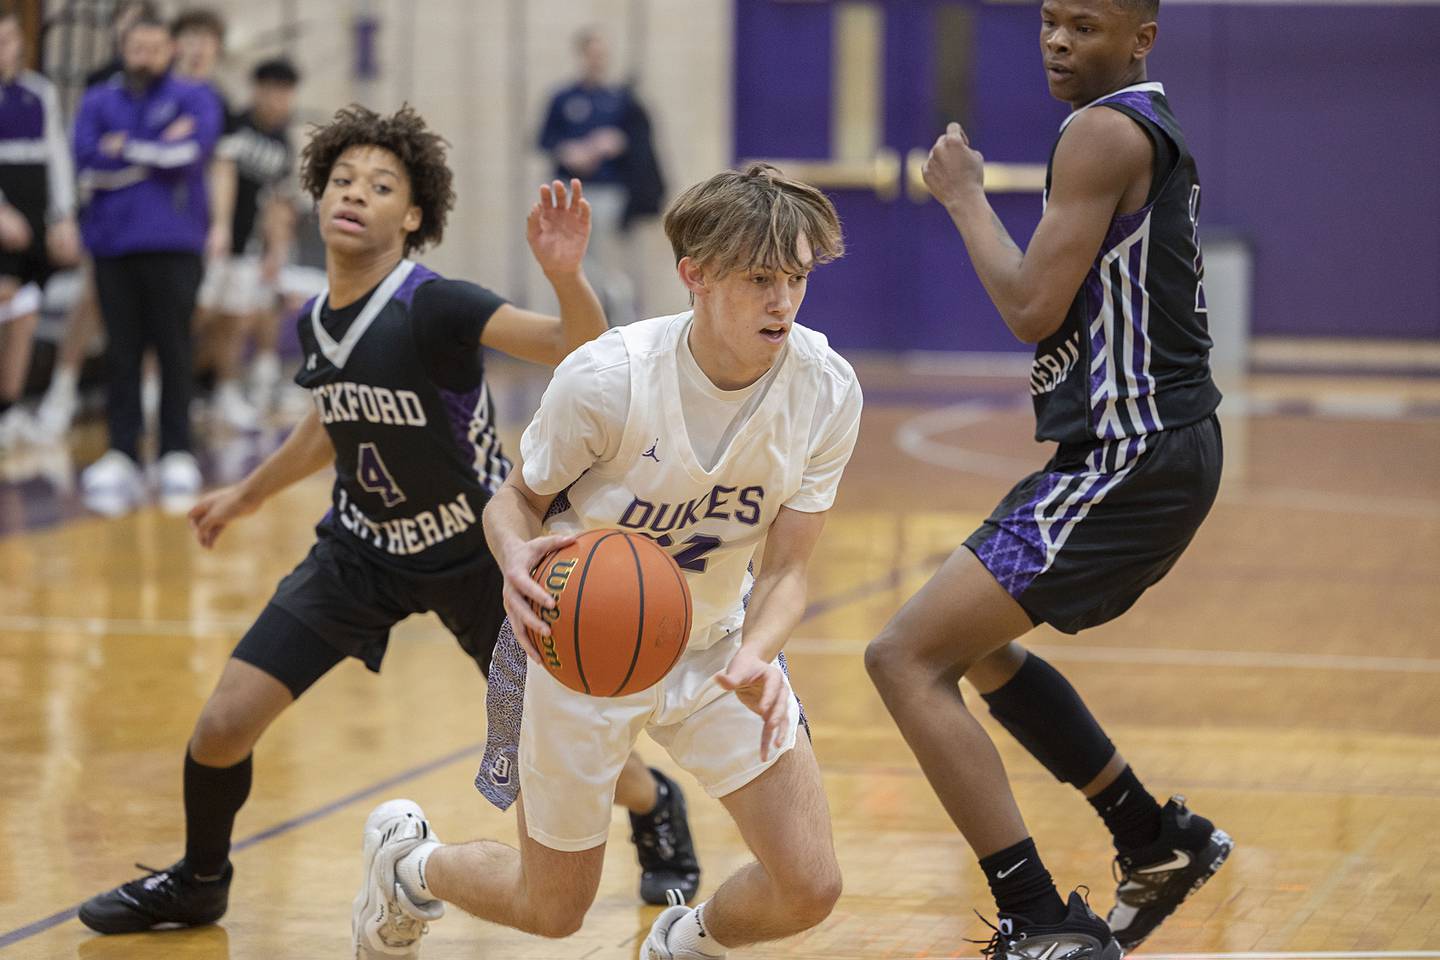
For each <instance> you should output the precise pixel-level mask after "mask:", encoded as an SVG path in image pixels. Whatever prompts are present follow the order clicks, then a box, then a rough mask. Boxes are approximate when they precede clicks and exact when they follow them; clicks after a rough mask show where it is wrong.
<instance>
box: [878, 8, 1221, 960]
mask: <svg viewBox="0 0 1440 960" xmlns="http://www.w3.org/2000/svg"><path fill="white" fill-rule="evenodd" d="M1158 11H1159V3H1158V0H1045V2H1044V3H1043V4H1042V6H1041V8H1040V20H1041V34H1040V36H1041V49H1042V52H1043V57H1044V63H1045V70H1046V75H1047V79H1048V81H1049V86H1050V92H1051V93H1052V95H1054V96H1055V97H1056V98H1057V99H1060V100H1064V101H1066V102H1068V103H1069V104H1070V105H1071V107H1072V109H1073V112H1072V113H1071V114H1070V116H1069V117H1067V118H1066V120H1065V122H1064V123H1063V124H1062V125H1061V132H1060V135H1059V137H1058V139H1057V141H1056V145H1055V148H1054V150H1053V152H1052V154H1051V158H1050V166H1049V169H1048V171H1047V176H1046V195H1045V199H1046V206H1045V212H1044V216H1043V217H1042V218H1041V220H1040V224H1039V226H1038V227H1037V228H1036V230H1035V235H1034V237H1032V238H1031V240H1030V245H1029V248H1028V249H1027V250H1025V251H1021V250H1020V249H1019V248H1018V247H1017V246H1016V245H1015V243H1014V241H1013V240H1011V238H1010V236H1009V234H1008V233H1007V232H1006V231H1005V228H1004V226H1003V225H1001V223H1000V221H999V219H998V218H997V217H996V216H995V213H994V211H993V210H992V209H991V207H990V204H989V202H988V201H987V200H986V198H985V192H984V186H983V171H984V158H983V157H981V156H980V154H979V153H977V152H976V151H975V150H974V149H973V148H972V147H971V145H970V142H969V139H968V138H967V137H966V135H965V132H964V131H963V130H962V129H961V128H960V126H959V124H953V123H952V124H950V127H949V130H948V131H947V132H946V133H945V135H944V136H942V137H940V139H939V140H938V141H937V142H936V144H935V146H934V148H933V149H932V150H931V152H930V156H929V159H928V160H927V162H926V165H925V168H924V174H925V182H926V184H927V185H928V186H929V187H930V191H931V193H933V194H934V195H935V197H936V199H938V200H939V201H940V202H941V203H942V204H944V206H945V208H946V211H947V212H948V213H949V214H950V217H951V219H952V220H953V221H954V223H955V226H956V228H957V229H958V230H959V231H960V235H961V237H962V238H963V239H964V242H965V247H966V249H967V250H968V251H969V254H970V259H971V262H972V263H973V264H974V267H975V271H976V273H978V274H979V275H980V279H981V281H982V282H983V283H984V284H985V289H986V291H987V292H989V294H990V297H991V299H992V300H994V301H995V306H996V308H997V309H998V310H999V312H1000V315H1001V317H1002V319H1003V320H1004V321H1005V323H1006V325H1007V326H1008V327H1009V328H1010V330H1011V331H1012V332H1013V333H1014V334H1015V336H1016V337H1017V338H1019V339H1020V340H1022V341H1023V342H1025V343H1030V344H1034V345H1035V347H1036V350H1035V363H1034V366H1033V369H1032V372H1031V376H1030V390H1031V394H1032V397H1033V401H1034V408H1035V417H1036V439H1039V440H1053V441H1057V442H1058V444H1059V447H1058V449H1057V451H1056V453H1055V456H1054V457H1053V458H1052V459H1051V461H1050V462H1049V463H1048V464H1046V466H1045V467H1044V469H1042V470H1040V471H1039V472H1037V473H1034V474H1032V475H1030V476H1029V477H1027V478H1025V479H1024V480H1022V481H1021V482H1020V483H1019V484H1017V485H1016V487H1015V488H1014V489H1013V490H1012V491H1011V492H1010V494H1009V495H1007V496H1006V497H1005V499H1004V500H1003V501H1002V502H1001V503H1000V505H999V507H997V508H996V509H995V511H994V512H993V513H992V514H991V515H990V517H989V518H988V519H987V520H985V521H984V523H982V524H981V526H980V529H978V530H976V531H975V533H974V534H972V535H971V536H970V537H969V539H967V540H966V541H965V549H961V550H956V551H955V553H954V554H953V555H952V556H951V557H950V558H949V559H948V560H947V561H946V562H945V564H944V565H943V566H942V567H941V568H940V570H939V571H938V572H937V573H936V574H935V575H934V576H933V577H932V578H931V579H930V582H929V583H927V584H926V585H925V586H924V587H923V588H921V590H920V592H919V593H917V594H916V595H915V596H914V597H913V598H911V600H910V601H909V602H908V603H907V604H906V605H905V606H904V607H903V608H902V609H901V610H900V612H899V613H897V614H896V615H895V617H894V618H893V619H892V620H891V621H890V623H889V624H888V625H887V626H886V627H885V629H884V631H883V632H882V633H881V634H880V636H879V637H877V638H876V639H875V640H874V642H873V643H871V645H870V647H869V649H868V650H867V651H866V656H865V660H866V666H867V667H868V668H869V670H870V674H871V676H872V678H873V679H874V681H875V685H876V686H877V688H878V689H879V691H880V693H881V695H882V696H883V697H884V700H885V704H886V706H887V707H888V708H889V710H890V712H891V714H892V715H893V716H894V717H895V720H896V722H897V723H898V724H899V726H900V728H901V730H902V731H903V733H904V734H905V738H906V740H907V741H908V742H909V744H910V746H911V748H912V749H913V750H914V751H915V754H916V756H917V758H918V759H919V761H920V765H921V767H922V768H923V769H924V771H925V774H926V776H927V777H928V779H929V780H930V784H931V786H932V787H934V789H935V791H936V793H937V794H939V796H940V799H941V802H942V803H943V804H944V805H945V808H946V810H947V811H948V812H949V813H950V816H951V817H952V819H953V820H954V821H955V824H956V826H958V827H959V828H960V830H961V832H962V833H963V834H964V835H965V839H966V840H967V841H968V842H969V843H970V846H971V848H972V849H973V850H974V852H975V854H976V856H977V857H979V859H980V867H981V869H982V870H983V871H984V873H985V875H986V878H987V879H988V881H989V883H990V889H991V892H992V894H993V895H994V897H995V901H996V905H997V907H998V909H999V912H1000V922H999V923H998V924H997V925H996V933H995V937H994V940H993V941H992V943H991V946H990V948H989V950H987V951H986V953H987V956H994V957H995V958H997V960H1010V958H1020V957H1038V956H1041V955H1044V956H1046V957H1049V956H1051V955H1052V954H1053V955H1055V956H1081V955H1082V954H1083V955H1084V956H1086V957H1090V958H1093V960H1118V957H1119V956H1120V953H1121V950H1122V948H1123V949H1124V950H1126V951H1128V950H1130V949H1132V948H1134V947H1135V946H1137V945H1138V944H1139V943H1141V941H1143V940H1144V939H1145V938H1146V937H1147V936H1149V934H1150V933H1151V932H1152V931H1154V929H1155V928H1156V927H1157V926H1158V925H1159V924H1160V923H1161V922H1162V921H1163V920H1164V919H1165V918H1166V917H1168V916H1169V915H1170V914H1171V913H1172V912H1174V910H1175V909H1176V908H1177V907H1178V906H1179V905H1180V903H1181V902H1182V901H1183V900H1184V899H1185V898H1186V897H1188V896H1189V895H1190V894H1191V893H1193V892H1194V891H1195V890H1196V889H1198V888H1199V887H1200V886H1201V885H1203V884H1204V883H1205V882H1206V881H1208V880H1209V879H1210V877H1211V876H1213V875H1214V873H1215V871H1216V870H1218V869H1219V868H1220V866H1221V864H1223V863H1224V861H1225V858H1226V857H1227V856H1228V855H1229V853H1230V850H1231V848H1232V846H1233V843H1232V841H1231V839H1230V837H1229V836H1228V835H1227V834H1226V833H1225V832H1224V831H1222V830H1219V829H1216V827H1215V825H1214V824H1212V823H1211V822H1210V821H1209V820H1206V819H1205V818H1204V817H1201V816H1199V815H1196V814H1192V813H1191V812H1190V811H1189V810H1188V809H1187V808H1186V806H1185V801H1184V798H1183V797H1176V798H1172V799H1171V800H1170V802H1169V803H1167V804H1165V805H1164V806H1163V807H1162V806H1161V805H1160V803H1159V802H1158V801H1157V800H1156V799H1155V798H1154V797H1153V796H1151V794H1150V793H1149V792H1148V791H1147V790H1146V789H1145V787H1144V785H1143V784H1142V783H1141V782H1140V780H1139V778H1138V777H1137V776H1136V774H1135V772H1134V771H1133V770H1131V769H1130V767H1129V765H1128V764H1127V763H1126V761H1125V758H1124V757H1123V756H1121V754H1120V753H1119V751H1117V750H1116V749H1115V746H1114V744H1112V743H1111V742H1110V740H1109V738H1108V737H1107V736H1106V735H1105V732H1104V731H1103V730H1102V729H1101V727H1100V725H1099V724H1098V723H1097V722H1096V720H1095V718H1094V717H1093V716H1092V715H1091V713H1090V711H1089V709H1088V708H1087V707H1086V705H1085V704H1084V702H1083V701H1082V700H1081V699H1080V696H1079V694H1078V693H1076V691H1075V689H1074V688H1073V687H1072V686H1071V685H1070V683H1069V682H1068V681H1067V680H1066V679H1065V678H1064V677H1063V676H1061V675H1060V673H1059V672H1058V671H1056V670H1055V669H1054V668H1053V667H1051V666H1050V665H1049V664H1048V663H1046V662H1045V661H1044V660H1042V659H1041V658H1040V657H1038V656H1036V655H1035V654H1034V653H1033V652H1029V651H1027V650H1025V649H1024V648H1023V647H1022V646H1020V644H1019V643H1018V642H1016V641H1018V639H1019V638H1020V637H1022V636H1023V635H1024V634H1026V633H1028V632H1029V631H1030V629H1031V628H1032V627H1034V626H1035V625H1036V624H1039V623H1048V624H1050V625H1051V626H1053V627H1055V628H1056V629H1058V630H1062V631H1064V632H1066V633H1075V632H1078V631H1080V630H1082V629H1086V628H1088V627H1092V626H1096V625H1098V624H1102V623H1105V622H1107V621H1109V620H1111V619H1113V618H1115V617H1117V616H1119V615H1120V614H1122V613H1124V612H1125V611H1126V610H1128V609H1129V608H1130V606H1131V605H1132V604H1134V603H1135V601H1136V600H1138V599H1139V597H1140V595H1141V594H1142V593H1143V592H1144V591H1145V590H1146V589H1148V588H1149V587H1150V586H1152V585H1153V584H1155V583H1156V582H1157V581H1159V580H1160V579H1161V578H1162V577H1163V576H1165V574H1166V573H1167V572H1169V570H1170V568H1171V567H1172V566H1173V565H1174V564H1175V562H1176V560H1178V559H1179V557H1180V555H1181V553H1183V552H1184V550H1185V548H1186V547H1187V546H1188V545H1189V543H1190V541H1191V538H1193V537H1194V535H1195V532H1196V531H1197V530H1198V528H1199V526H1200V524H1201V522H1202V521H1203V520H1204V519H1205V516H1206V514H1207V513H1208V512H1209V510H1210V506H1211V504H1212V503H1214V501H1215V496H1216V493H1217V491H1218V488H1219V483H1220V468H1221V443H1220V428H1219V423H1218V421H1217V420H1216V417H1215V408H1216V406H1217V404H1218V403H1219V402H1220V393H1219V391H1218V390H1216V389H1215V385H1214V383H1213V382H1212V381H1211V378H1210V366H1209V361H1208V356H1209V350H1210V336H1209V333H1208V331H1207V325H1206V307H1205V292H1204V288H1203V286H1202V283H1201V280H1202V277H1203V275H1204V266H1203V261H1202V259H1201V255H1200V248H1199V245H1198V241H1197V239H1196V237H1197V227H1196V221H1197V217H1198V214H1199V207H1200V181H1199V175H1198V173H1197V171H1196V165H1195V160H1194V158H1193V157H1192V156H1191V155H1190V151H1189V148H1188V147H1187V146H1186V142H1185V137H1184V134H1183V133H1182V132H1181V129H1180V125H1179V123H1178V121H1177V120H1176V119H1175V116H1174V114H1173V113H1172V112H1171V110H1170V106H1169V103H1168V101H1167V100H1166V98H1165V91H1164V88H1163V87H1162V86H1161V85H1160V84H1159V83H1152V82H1149V81H1148V80H1147V77H1146V71H1145V60H1146V57H1147V55H1148V54H1149V53H1150V51H1151V49H1152V48H1153V45H1154V42H1155V34H1156V24H1155V18H1156V16H1157V14H1158ZM962 676H963V677H965V678H966V679H968V680H969V681H970V682H971V683H972V684H973V685H974V686H975V688H976V689H977V690H979V691H980V693H981V695H982V697H983V698H984V700H985V702H986V704H987V705H988V707H989V709H990V712H991V713H992V714H993V715H994V717H995V718H996V719H997V720H998V721H999V722H1000V723H1001V725H1003V726H1004V727H1005V728H1006V729H1007V730H1008V731H1009V732H1010V733H1012V734H1013V735H1014V736H1015V738H1016V739H1017V740H1019V742H1020V743H1021V744H1022V745H1023V746H1024V747H1025V748H1026V749H1027V750H1029V751H1030V752H1031V753H1032V754H1033V755H1034V756H1035V758H1036V759H1037V760H1039V761H1040V762H1041V764H1043V765H1044V766H1045V767H1046V769H1048V770H1049V771H1050V772H1051V773H1052V774H1053V775H1054V776H1055V777H1056V778H1057V779H1059V780H1060V781H1061V782H1063V783H1068V784H1070V785H1072V786H1074V787H1075V788H1076V789H1077V790H1079V791H1080V792H1081V793H1082V794H1083V795H1084V796H1085V797H1086V798H1087V799H1088V800H1089V801H1090V803H1091V804H1092V806H1093V807H1094V808H1095V811H1096V812H1097V813H1098V814H1099V815H1100V816H1101V818H1102V819H1103V820H1104V822H1105V825H1106V827H1107V828H1109V830H1110V832H1111V835H1112V837H1113V838H1114V843H1115V849H1116V861H1115V865H1116V874H1117V876H1118V878H1119V881H1120V882H1119V887H1118V889H1117V890H1116V895H1115V900H1116V902H1115V906H1114V908H1113V909H1112V910H1111V911H1110V914H1109V917H1108V924H1107V922H1105V921H1101V920H1100V919H1099V918H1098V917H1096V916H1095V915H1094V914H1092V913H1091V911H1090V909H1089V907H1088V905H1087V904H1086V903H1085V902H1084V899H1083V898H1082V897H1081V896H1080V895H1079V894H1078V893H1075V894H1071V896H1070V898H1069V902H1068V904H1067V903H1066V902H1064V901H1062V900H1061V899H1060V896H1059V893H1058V891H1057V890H1056V887H1055V884H1054V882H1053V881H1052V879H1051V877H1050V874H1049V872H1048V871H1047V870H1046V869H1045V866H1044V864H1043V863H1042V861H1041V859H1040V856H1039V854H1038V852H1037V851H1036V848H1035V844H1034V841H1033V840H1031V839H1030V836H1029V832H1028V830H1027V829H1026V827H1025V823H1024V821H1023V819H1022V818H1021V816H1020V811H1019V809H1018V808H1017V806H1016V804H1015V799H1014V796H1013V795H1012V793H1011V791H1010V786H1009V783H1008V781H1007V780H1006V776H1005V770H1004V768H1003V766H1002V765H1001V763H1000V757H999V755H998V754H997V753H996V752H995V747H994V744H993V743H991V741H990V738H989V737H988V736H987V734H986V733H985V731H984V729H983V728H982V727H981V726H980V724H979V722H978V721H977V720H976V719H975V717H974V716H973V715H972V714H971V713H970V711H969V710H968V709H967V707H966V705H965V701H964V699H963V697H962V696H961V694H960V689H959V686H958V681H959V679H960V678H961V677H962Z"/></svg>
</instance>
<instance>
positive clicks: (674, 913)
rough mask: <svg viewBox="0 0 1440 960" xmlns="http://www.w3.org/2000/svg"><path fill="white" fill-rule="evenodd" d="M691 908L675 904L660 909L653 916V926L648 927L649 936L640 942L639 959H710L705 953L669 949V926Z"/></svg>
mask: <svg viewBox="0 0 1440 960" xmlns="http://www.w3.org/2000/svg"><path fill="white" fill-rule="evenodd" d="M693 909H694V908H693V907H685V906H676V907H667V908H666V909H665V910H663V911H661V913H660V916H658V917H656V918H655V924H654V926H652V927H651V928H650V936H648V937H646V938H645V942H644V943H642V944H640V960H711V958H709V957H707V956H705V954H703V953H698V952H696V951H694V950H683V949H682V950H679V951H675V950H671V949H670V944H669V942H668V941H669V939H670V928H671V927H673V926H675V924H677V923H679V922H680V921H681V920H683V919H685V917H686V916H688V915H689V914H690V912H691V911H692V910H693Z"/></svg>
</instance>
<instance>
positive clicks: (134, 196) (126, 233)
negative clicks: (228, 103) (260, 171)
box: [75, 17, 222, 513]
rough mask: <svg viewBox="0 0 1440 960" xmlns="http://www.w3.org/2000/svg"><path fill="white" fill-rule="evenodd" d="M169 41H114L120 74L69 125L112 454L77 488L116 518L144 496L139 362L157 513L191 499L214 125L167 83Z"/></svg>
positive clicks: (143, 31) (213, 111)
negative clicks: (90, 261) (149, 368)
mask: <svg viewBox="0 0 1440 960" xmlns="http://www.w3.org/2000/svg"><path fill="white" fill-rule="evenodd" d="M173 52H174V51H173V46H172V41H171V38H170V31H169V29H168V28H167V27H166V25H165V24H164V23H162V22H160V21H159V20H156V19H153V18H150V17H142V18H141V19H139V20H137V21H136V22H135V23H133V24H132V25H131V26H130V27H129V29H128V30H126V32H125V34H124V36H123V37H122V39H121V57H122V59H123V61H124V65H125V69H124V71H123V72H122V73H120V74H118V75H116V76H115V77H113V78H111V79H110V80H109V81H108V82H106V83H104V84H101V85H99V86H96V87H92V88H91V89H90V90H88V91H86V93H85V98H84V100H83V101H81V104H80V110H79V112H78V114H77V115H76V118H75V166H76V168H77V170H78V174H79V181H80V192H81V196H82V198H84V199H85V200H86V201H87V202H86V206H85V210H84V213H83V215H82V217H81V224H80V229H81V234H82V236H83V237H84V240H85V246H86V247H87V248H88V249H89V251H90V253H91V255H92V256H93V257H94V260H95V284H96V291H97V293H98V294H99V298H100V313H101V316H102V317H103V318H104V321H105V331H106V336H107V339H108V346H107V348H106V367H107V371H108V377H109V383H108V386H107V391H108V393H107V397H106V416H107V419H108V426H109V430H110V450H109V452H107V453H106V454H105V455H104V456H103V457H101V458H100V459H99V460H98V461H96V462H95V463H94V464H92V465H91V466H90V467H89V468H88V469H86V470H85V472H84V474H83V475H82V477H81V484H82V486H83V488H84V491H85V494H86V498H87V500H88V501H89V503H90V504H91V505H92V506H93V507H94V508H96V509H99V510H102V511H104V512H112V513H119V512H123V511H125V510H128V509H130V508H131V507H133V506H135V505H136V504H137V503H138V501H139V500H140V499H141V497H142V496H143V494H144V483H143V480H142V474H141V471H140V466H139V461H140V450H139V447H140V430H141V426H142V415H141V410H140V358H141V354H142V353H143V352H144V350H145V349H146V348H147V347H151V348H153V349H154V350H155V352H156V354H157V355H158V356H159V359H160V370H161V396H160V448H159V453H160V459H159V462H158V464H157V470H156V479H157V481H158V484H159V489H160V496H161V502H162V504H163V505H166V506H168V507H180V506H183V505H184V502H185V501H187V500H188V499H190V498H193V497H194V495H195V494H196V493H198V492H199V489H200V471H199V469H198V468H197V467H196V465H195V458H194V457H193V456H192V455H191V453H190V389H191V351H190V315H191V314H192V313H193V312H194V309H195V294H196V291H197V290H198V288H199V285H200V276H201V271H202V265H201V250H202V249H203V247H204V244H205V234H206V231H207V229H208V228H209V219H210V218H209V209H208V204H207V202H206V193H205V165H206V162H207V161H208V160H209V158H210V154H211V152H212V151H213V149H214V146H215V141H216V139H217V138H218V136H219V133H220V128H221V123H222V118H221V116H220V109H219V106H218V104H217V103H216V101H215V97H214V96H213V95H212V94H211V93H210V92H209V91H208V90H207V89H206V88H205V87H203V86H201V85H199V84H195V83H191V82H189V81H186V80H183V79H180V78H178V77H175V76H173V75H172V74H171V73H170V61H171V58H172V56H173Z"/></svg>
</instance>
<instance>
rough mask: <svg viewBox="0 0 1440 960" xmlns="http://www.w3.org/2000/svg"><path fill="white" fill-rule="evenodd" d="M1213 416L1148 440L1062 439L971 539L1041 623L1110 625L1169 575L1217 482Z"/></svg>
mask: <svg viewBox="0 0 1440 960" xmlns="http://www.w3.org/2000/svg"><path fill="white" fill-rule="evenodd" d="M1221 462H1222V445H1221V439H1220V423H1219V421H1218V420H1217V419H1216V417H1215V415H1214V414H1211V415H1210V416H1209V417H1207V418H1205V419H1204V420H1200V421H1197V422H1196V423H1192V424H1190V425H1188V426H1184V427H1178V428H1175V429H1173V430H1164V431H1162V432H1160V433H1155V434H1151V435H1149V436H1145V437H1134V438H1130V439H1125V440H1107V441H1103V442H1100V443H1095V444H1084V445H1067V444H1062V445H1061V446H1060V448H1059V449H1058V450H1057V451H1056V453H1055V456H1054V457H1053V458H1052V459H1051V460H1050V462H1049V463H1047V464H1046V465H1045V468H1044V469H1043V470H1040V471H1039V472H1037V473H1032V474H1031V475H1030V476H1028V477H1026V478H1025V479H1024V480H1022V481H1020V483H1018V484H1016V486H1015V488H1014V489H1012V490H1011V491H1010V493H1009V494H1007V495H1006V497H1005V499H1004V500H1002V501H1000V505H999V506H997V507H996V508H995V510H994V512H992V513H991V514H990V516H989V517H988V518H986V520H985V522H984V523H982V524H981V525H980V528H979V529H978V530H976V531H975V532H974V533H972V534H971V535H970V537H969V538H968V539H967V540H966V541H965V546H966V547H968V548H969V549H970V550H971V552H972V553H974V554H975V556H976V557H978V558H979V559H980V562H981V563H983V564H984V565H985V568H986V569H987V570H989V571H990V573H991V574H992V575H993V576H994V577H995V579H996V580H997V581H998V582H999V583H1000V586H1002V587H1004V588H1005V591H1006V592H1007V593H1009V594H1010V596H1012V597H1014V598H1015V600H1016V602H1018V603H1019V604H1020V606H1021V607H1023V608H1024V609H1025V612H1026V613H1028V614H1029V615H1030V619H1031V620H1033V621H1034V622H1035V623H1037V624H1038V623H1048V624H1050V625H1051V626H1053V627H1055V628H1056V629H1058V630H1062V631H1064V632H1065V633H1077V632H1079V631H1080V630H1083V629H1085V628H1086V627H1093V626H1096V625H1097V624H1101V623H1105V622H1106V621H1108V620H1113V619H1114V618H1115V617H1118V616H1119V615H1120V614H1122V613H1124V612H1125V611H1126V610H1128V609H1130V607H1131V606H1133V605H1134V603H1135V601H1136V600H1138V599H1140V595H1141V594H1142V593H1144V592H1145V591H1146V590H1147V589H1148V588H1149V587H1150V586H1151V585H1152V584H1155V583H1157V582H1158V581H1159V580H1160V578H1161V577H1163V576H1165V574H1166V573H1168V572H1169V570H1170V568H1171V567H1172V566H1174V565H1175V561H1176V560H1178V559H1179V558H1180V554H1181V553H1183V552H1184V551H1185V548H1186V547H1187V546H1189V544H1190V540H1191V539H1192V538H1193V537H1194V536H1195V531H1196V530H1198V529H1199V528H1200V523H1201V521H1202V520H1204V519H1205V515H1206V514H1208V513H1209V512H1210V506H1211V504H1213V503H1214V502H1215V495H1216V493H1217V491H1218V490H1219V487H1220V467H1221Z"/></svg>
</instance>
